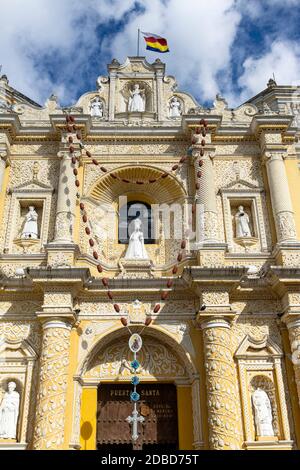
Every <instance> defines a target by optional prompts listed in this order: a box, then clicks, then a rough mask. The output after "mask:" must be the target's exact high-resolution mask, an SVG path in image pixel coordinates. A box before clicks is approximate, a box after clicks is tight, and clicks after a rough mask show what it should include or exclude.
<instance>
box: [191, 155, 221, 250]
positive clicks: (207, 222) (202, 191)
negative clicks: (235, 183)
mask: <svg viewBox="0 0 300 470" xmlns="http://www.w3.org/2000/svg"><path fill="white" fill-rule="evenodd" d="M193 157H194V172H195V179H196V204H197V205H200V206H201V207H200V208H198V210H197V215H198V217H197V221H196V227H197V229H196V230H197V233H196V238H197V241H198V242H203V243H217V239H218V217H217V202H216V193H215V182H214V169H213V163H212V158H211V153H206V154H205V155H204V156H203V157H201V156H200V153H199V151H197V150H194V151H193ZM200 162H201V163H200ZM200 165H201V167H200ZM199 171H201V174H202V176H201V180H200V183H197V181H199V178H198V174H199ZM197 184H198V186H197ZM199 215H200V217H201V219H200V220H199Z"/></svg>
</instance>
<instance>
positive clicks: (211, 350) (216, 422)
mask: <svg viewBox="0 0 300 470" xmlns="http://www.w3.org/2000/svg"><path fill="white" fill-rule="evenodd" d="M203 335H204V348H205V349H204V351H205V369H206V388H207V403H208V424H209V445H210V448H211V449H214V450H225V449H229V450H233V449H238V448H239V430H238V421H237V420H238V415H237V408H236V396H237V393H238V392H237V384H236V376H235V370H234V364H233V358H232V350H231V332H230V330H229V329H227V328H222V327H217V326H215V327H212V328H209V327H208V328H205V329H204V330H203Z"/></svg>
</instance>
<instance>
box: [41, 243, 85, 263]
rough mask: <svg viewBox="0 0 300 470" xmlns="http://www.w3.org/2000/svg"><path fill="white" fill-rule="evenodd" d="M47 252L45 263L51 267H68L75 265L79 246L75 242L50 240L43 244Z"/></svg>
mask: <svg viewBox="0 0 300 470" xmlns="http://www.w3.org/2000/svg"><path fill="white" fill-rule="evenodd" d="M45 250H46V253H47V264H48V265H49V266H51V267H52V268H70V267H73V266H74V265H75V261H76V259H77V256H78V254H79V252H80V250H79V246H78V245H75V243H58V242H51V243H48V244H47V245H45Z"/></svg>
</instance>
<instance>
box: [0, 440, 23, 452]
mask: <svg viewBox="0 0 300 470" xmlns="http://www.w3.org/2000/svg"><path fill="white" fill-rule="evenodd" d="M27 445H28V444H27V443H26V442H16V441H13V440H8V439H6V440H5V439H2V440H0V452H1V450H26V449H27Z"/></svg>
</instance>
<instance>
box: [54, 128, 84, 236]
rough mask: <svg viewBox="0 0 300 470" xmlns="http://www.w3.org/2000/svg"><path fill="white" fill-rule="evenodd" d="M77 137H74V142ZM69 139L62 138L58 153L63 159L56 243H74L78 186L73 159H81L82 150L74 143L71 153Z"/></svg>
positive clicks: (58, 198) (57, 211) (56, 223)
mask: <svg viewBox="0 0 300 470" xmlns="http://www.w3.org/2000/svg"><path fill="white" fill-rule="evenodd" d="M75 139H76V135H74V140H75ZM69 145H70V144H67V137H66V135H64V136H63V137H62V150H61V151H60V152H59V153H58V156H59V157H60V158H61V163H60V173H59V182H58V195H57V207H56V222H55V236H54V243H64V244H65V243H74V221H75V208H76V186H75V182H74V180H75V176H74V174H73V169H74V168H75V165H74V164H73V163H72V158H74V157H80V156H81V150H80V147H79V144H78V142H77V143H73V144H72V146H73V148H74V151H73V153H71V152H70V151H69Z"/></svg>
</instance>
